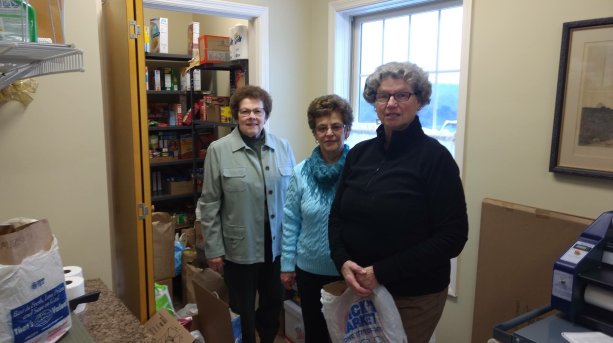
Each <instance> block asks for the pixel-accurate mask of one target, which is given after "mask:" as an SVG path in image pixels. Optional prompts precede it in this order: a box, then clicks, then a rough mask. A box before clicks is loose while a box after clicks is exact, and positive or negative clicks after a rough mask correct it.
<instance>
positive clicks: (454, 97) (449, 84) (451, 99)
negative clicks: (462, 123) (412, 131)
mask: <svg viewBox="0 0 613 343" xmlns="http://www.w3.org/2000/svg"><path fill="white" fill-rule="evenodd" d="M459 88H460V73H459V72H453V73H439V74H438V75H437V83H436V85H433V93H434V94H433V97H432V101H431V103H434V104H435V105H436V111H435V113H434V116H433V119H432V128H434V129H436V130H441V129H442V128H443V125H444V124H445V122H447V125H445V128H446V129H448V130H453V133H455V126H453V127H452V126H449V124H450V122H455V121H457V119H458V94H459Z"/></svg>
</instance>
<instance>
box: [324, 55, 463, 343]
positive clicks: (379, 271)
mask: <svg viewBox="0 0 613 343" xmlns="http://www.w3.org/2000/svg"><path fill="white" fill-rule="evenodd" d="M431 93H432V86H431V84H430V82H429V81H428V74H427V73H425V72H424V71H423V70H422V69H421V68H420V67H418V66H417V65H415V64H412V63H408V62H407V63H398V62H390V63H387V64H384V65H382V66H380V67H378V68H377V69H376V70H375V72H374V73H373V74H371V75H370V76H369V77H368V78H367V79H366V83H365V87H364V93H363V95H364V99H365V100H366V101H367V102H369V103H370V104H373V105H374V107H375V110H376V112H377V116H378V118H379V120H380V121H381V125H380V126H379V127H378V128H377V136H376V137H375V138H373V139H370V140H367V141H364V142H361V143H359V144H357V145H356V146H355V147H354V148H353V149H351V150H350V151H349V154H348V155H347V160H346V163H345V167H344V169H343V172H342V175H341V180H340V183H339V188H338V190H337V193H336V197H335V199H334V202H333V204H332V209H331V212H330V220H329V228H328V230H329V239H330V250H331V256H332V259H333V260H334V263H335V265H336V267H337V268H338V270H339V271H340V273H341V274H342V275H343V277H344V278H345V281H346V282H347V285H348V286H349V287H351V288H352V289H353V290H354V291H355V292H356V293H357V294H358V295H360V296H368V295H370V294H371V292H372V290H373V289H374V288H376V287H377V286H378V285H379V284H382V285H384V286H385V287H386V288H387V289H388V290H389V291H390V293H391V294H392V295H393V296H394V301H395V303H396V306H397V307H398V311H399V312H400V316H401V318H402V321H403V325H404V329H405V331H406V334H407V338H408V340H409V342H428V341H429V339H430V337H431V336H432V333H433V332H434V329H435V328H436V325H437V323H438V321H439V319H440V317H441V314H442V312H443V308H444V306H445V301H446V299H447V288H448V285H449V273H450V259H451V258H454V257H456V256H458V255H459V254H460V252H461V251H462V249H463V248H464V244H465V243H466V240H467V237H468V217H467V213H466V202H465V199H464V190H463V187H462V182H461V180H460V173H459V169H458V167H457V165H456V163H455V161H454V159H453V157H452V156H451V154H450V153H449V152H448V151H447V149H446V148H445V147H444V146H442V145H441V144H440V143H439V142H438V141H437V140H435V139H434V138H431V137H429V136H426V134H425V133H424V132H423V130H422V127H421V124H420V122H419V117H418V116H417V112H418V111H419V110H420V109H421V108H422V107H423V106H425V105H427V104H429V103H430V95H431Z"/></svg>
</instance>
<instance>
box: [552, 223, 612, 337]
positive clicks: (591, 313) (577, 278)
mask: <svg viewBox="0 0 613 343" xmlns="http://www.w3.org/2000/svg"><path fill="white" fill-rule="evenodd" d="M551 306H552V307H553V308H555V309H557V310H559V311H560V312H562V313H563V314H564V315H565V316H566V317H567V318H568V319H569V320H570V321H572V322H576V323H578V324H580V325H583V326H585V327H587V328H590V329H592V330H595V331H601V332H603V333H606V334H608V335H613V211H610V212H605V213H603V214H601V215H600V216H599V217H598V218H597V219H596V220H595V221H594V222H593V223H592V224H590V225H589V226H588V227H587V228H586V229H585V231H584V232H583V233H582V234H581V235H580V236H579V238H578V239H577V241H576V242H575V243H574V244H573V245H572V246H571V247H570V248H569V249H568V250H567V251H566V252H565V253H564V254H563V255H562V256H561V257H560V258H559V259H558V260H557V261H556V262H555V263H554V266H553V286H552V289H551Z"/></svg>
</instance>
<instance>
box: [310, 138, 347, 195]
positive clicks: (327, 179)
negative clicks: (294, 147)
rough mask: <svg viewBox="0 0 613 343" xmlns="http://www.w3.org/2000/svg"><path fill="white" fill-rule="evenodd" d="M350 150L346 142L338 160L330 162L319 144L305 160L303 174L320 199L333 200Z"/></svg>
mask: <svg viewBox="0 0 613 343" xmlns="http://www.w3.org/2000/svg"><path fill="white" fill-rule="evenodd" d="M348 152H349V146H347V144H345V146H344V147H343V152H342V154H341V157H340V158H339V159H338V160H337V161H336V162H334V163H330V164H328V163H326V162H325V161H324V159H323V158H322V156H321V150H320V148H319V146H317V147H315V149H313V152H312V153H311V156H310V157H309V158H307V159H306V161H305V162H304V167H303V168H302V175H303V176H304V178H305V180H306V183H307V186H308V188H309V189H310V190H311V191H312V192H313V193H314V195H315V196H316V197H317V198H318V199H319V200H321V201H325V203H328V204H329V203H331V202H332V198H334V194H335V193H336V186H337V185H338V180H339V176H340V174H341V171H342V170H343V166H344V165H345V159H346V158H347V153H348Z"/></svg>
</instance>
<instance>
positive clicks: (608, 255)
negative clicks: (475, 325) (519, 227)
mask: <svg viewBox="0 0 613 343" xmlns="http://www.w3.org/2000/svg"><path fill="white" fill-rule="evenodd" d="M552 310H557V311H558V313H557V314H556V315H551V316H546V315H547V314H548V313H549V312H551V311H552ZM543 316H546V317H544V318H543ZM539 318H540V319H539ZM526 323H531V324H529V325H528V326H524V325H525V324H526ZM517 328H520V329H518V330H515V331H514V329H517ZM511 331H512V332H511ZM588 331H600V332H603V333H605V334H607V335H609V336H613V211H610V212H605V213H603V214H601V215H600V216H599V217H598V218H597V219H596V220H595V221H594V222H592V224H590V225H589V226H588V227H587V228H586V229H585V230H584V231H583V233H581V235H580V236H579V238H578V239H577V241H576V242H574V243H573V244H572V245H571V246H570V248H569V249H568V250H566V251H565V252H564V253H563V254H562V256H560V257H559V258H558V259H557V260H556V261H555V263H554V265H553V278H552V289H551V303H550V304H548V305H546V306H543V307H540V308H537V309H534V310H532V311H530V312H527V313H524V314H522V315H520V316H518V317H516V318H513V319H511V320H508V321H506V322H503V323H500V324H498V325H496V326H495V327H494V332H493V336H494V340H493V341H496V342H503V343H533V342H539V343H540V342H565V340H564V339H563V338H562V336H561V333H562V332H588Z"/></svg>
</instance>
